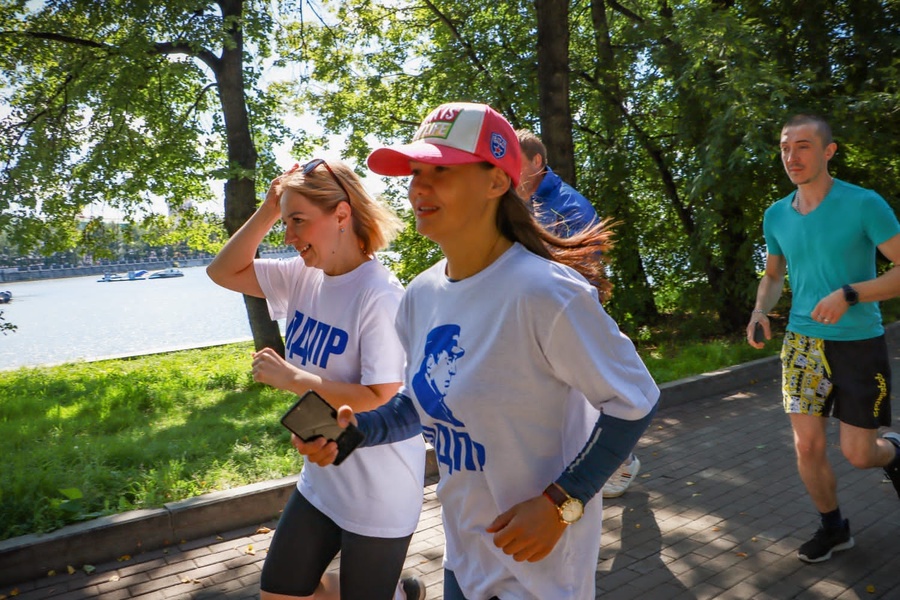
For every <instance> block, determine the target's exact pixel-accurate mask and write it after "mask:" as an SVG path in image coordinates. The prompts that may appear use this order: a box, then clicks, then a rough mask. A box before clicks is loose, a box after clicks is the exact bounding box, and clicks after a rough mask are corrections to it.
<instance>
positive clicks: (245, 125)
mask: <svg viewBox="0 0 900 600" xmlns="http://www.w3.org/2000/svg"><path fill="white" fill-rule="evenodd" d="M221 7H222V17H223V21H224V22H225V23H229V22H231V23H233V25H231V27H230V28H229V29H228V31H227V33H228V35H229V36H230V37H231V39H232V41H233V42H234V43H233V44H225V45H224V47H223V50H222V57H221V60H220V62H219V65H220V68H219V69H218V71H217V72H216V82H217V84H218V88H219V100H220V102H221V103H222V114H223V116H224V120H225V135H226V145H227V148H228V167H229V172H230V173H232V175H231V176H230V177H229V179H228V180H227V181H226V182H225V229H226V230H227V231H228V234H229V235H234V232H235V231H237V230H238V229H239V228H240V227H241V225H243V224H244V222H245V221H246V220H247V219H249V218H250V215H252V214H253V211H255V210H256V182H255V179H254V176H255V173H256V160H257V153H256V148H255V147H254V145H253V138H252V136H251V135H250V121H249V118H248V116H247V103H246V101H245V98H244V71H243V34H242V32H241V29H240V18H241V13H242V7H243V2H242V1H241V0H227V1H224V2H221ZM229 17H233V20H230V19H229ZM244 305H245V306H246V307H247V317H248V319H249V321H250V330H251V331H252V333H253V343H254V345H255V347H256V349H257V350H260V349H262V348H265V347H269V348H272V349H274V350H276V351H277V352H278V353H279V354H281V355H282V356H284V340H283V339H282V337H281V332H280V330H279V327H278V322H277V321H273V320H272V319H271V318H270V317H269V312H268V309H267V307H266V301H265V300H264V299H262V298H255V297H253V296H246V295H245V296H244Z"/></svg>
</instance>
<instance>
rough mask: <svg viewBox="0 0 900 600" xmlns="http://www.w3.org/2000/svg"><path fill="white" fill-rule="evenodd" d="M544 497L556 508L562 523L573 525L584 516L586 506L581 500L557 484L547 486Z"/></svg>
mask: <svg viewBox="0 0 900 600" xmlns="http://www.w3.org/2000/svg"><path fill="white" fill-rule="evenodd" d="M544 496H546V498H547V500H549V501H550V502H552V503H553V505H554V506H555V507H556V510H557V512H559V520H560V522H561V523H565V524H566V525H571V524H572V523H574V522H575V521H577V520H578V519H580V518H581V516H582V515H583V514H584V504H582V503H581V500H579V499H578V498H573V497H572V496H570V495H569V494H567V493H566V491H565V490H564V489H562V488H561V487H559V486H558V485H556V484H555V483H551V484H550V485H548V486H547V488H546V489H545V490H544Z"/></svg>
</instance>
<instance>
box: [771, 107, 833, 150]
mask: <svg viewBox="0 0 900 600" xmlns="http://www.w3.org/2000/svg"><path fill="white" fill-rule="evenodd" d="M802 125H813V126H814V127H815V128H816V132H817V133H818V134H819V138H821V140H822V145H823V146H827V145H828V144H830V143H832V142H833V141H834V138H833V137H832V134H831V125H829V124H828V121H826V120H825V119H823V118H822V117H820V116H818V115H808V114H798V115H794V116H793V117H791V118H790V119H788V120H787V123H785V124H784V127H782V128H781V132H782V133H784V130H785V129H787V128H788V127H800V126H802Z"/></svg>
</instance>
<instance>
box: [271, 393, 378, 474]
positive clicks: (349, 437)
mask: <svg viewBox="0 0 900 600" xmlns="http://www.w3.org/2000/svg"><path fill="white" fill-rule="evenodd" d="M281 424H282V425H284V426H285V427H286V428H287V429H288V430H289V431H291V432H292V433H294V434H295V435H296V436H297V437H299V438H300V439H301V440H303V441H304V442H311V441H313V440H315V439H318V438H320V437H324V438H325V439H327V440H329V441H333V442H335V443H336V444H337V446H338V454H337V458H336V459H334V463H333V464H335V465H339V464H341V463H342V462H344V459H345V458H347V457H348V456H350V453H351V452H353V450H354V449H355V448H356V447H357V446H359V444H360V443H361V442H362V441H363V440H364V439H365V437H366V436H365V434H364V433H363V432H362V431H360V430H359V429H357V428H356V426H354V425H353V424H352V423H350V424H349V425H347V427H346V429H342V428H341V426H340V425H338V422H337V411H336V410H334V408H332V407H331V405H330V404H328V402H326V401H325V399H324V398H322V396H320V395H319V394H317V393H316V392H314V391H313V390H309V391H308V392H306V393H305V394H303V395H302V396H300V398H299V399H298V400H297V402H295V403H294V405H293V406H292V407H291V408H290V409H289V410H288V411H287V412H286V413H284V416H283V417H281Z"/></svg>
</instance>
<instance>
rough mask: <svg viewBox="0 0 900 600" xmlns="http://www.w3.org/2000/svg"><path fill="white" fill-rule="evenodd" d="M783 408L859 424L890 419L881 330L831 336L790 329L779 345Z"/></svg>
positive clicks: (883, 424)
mask: <svg viewBox="0 0 900 600" xmlns="http://www.w3.org/2000/svg"><path fill="white" fill-rule="evenodd" d="M781 366H782V375H781V385H782V396H783V400H784V410H785V412H787V413H789V414H805V415H807V414H808V415H814V416H819V417H828V416H833V417H835V418H837V419H839V420H840V421H841V422H842V423H847V424H848V425H854V426H856V427H861V428H863V429H878V428H879V427H887V426H890V424H891V364H890V358H889V356H888V350H887V342H886V340H885V337H884V336H883V335H881V336H878V337H875V338H870V339H867V340H854V341H850V342H845V341H829V340H822V339H819V338H811V337H808V336H805V335H800V334H798V333H794V332H791V331H788V332H787V333H785V336H784V344H783V345H782V348H781Z"/></svg>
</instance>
